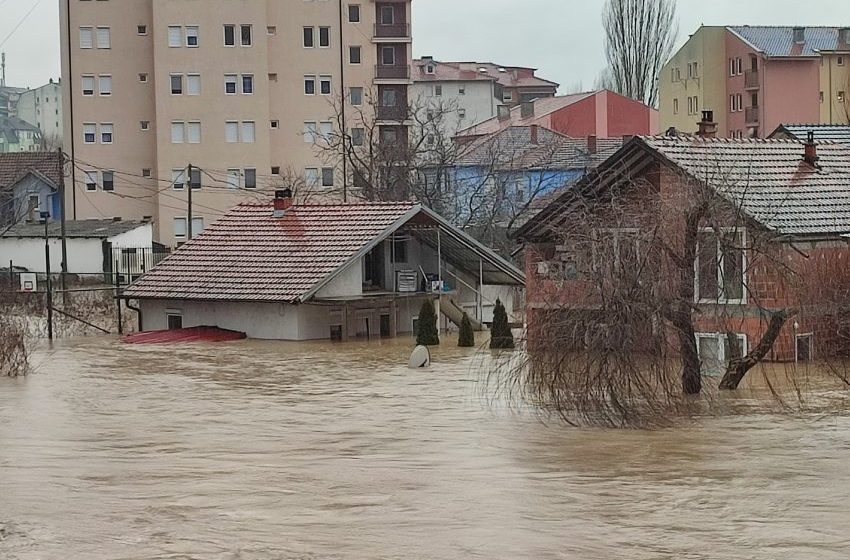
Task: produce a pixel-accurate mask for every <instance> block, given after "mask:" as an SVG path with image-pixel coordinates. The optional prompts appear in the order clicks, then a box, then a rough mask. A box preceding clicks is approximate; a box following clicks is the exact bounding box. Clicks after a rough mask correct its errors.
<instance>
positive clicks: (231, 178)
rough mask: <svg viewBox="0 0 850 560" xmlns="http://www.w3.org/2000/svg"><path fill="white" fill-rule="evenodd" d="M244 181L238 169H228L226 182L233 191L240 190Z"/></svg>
mask: <svg viewBox="0 0 850 560" xmlns="http://www.w3.org/2000/svg"><path fill="white" fill-rule="evenodd" d="M241 180H242V172H241V171H239V170H238V169H228V170H227V179H226V180H225V182H226V183H227V186H228V187H230V188H231V189H238V188H239V185H240V183H241Z"/></svg>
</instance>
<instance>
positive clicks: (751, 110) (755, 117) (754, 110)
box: [744, 107, 759, 124]
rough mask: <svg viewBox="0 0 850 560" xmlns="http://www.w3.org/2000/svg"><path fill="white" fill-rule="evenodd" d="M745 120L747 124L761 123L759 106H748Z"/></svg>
mask: <svg viewBox="0 0 850 560" xmlns="http://www.w3.org/2000/svg"><path fill="white" fill-rule="evenodd" d="M744 114H745V120H746V121H747V124H758V123H759V108H758V107H747V108H746V111H745V113H744Z"/></svg>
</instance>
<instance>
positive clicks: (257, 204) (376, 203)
mask: <svg viewBox="0 0 850 560" xmlns="http://www.w3.org/2000/svg"><path fill="white" fill-rule="evenodd" d="M273 203H274V202H273V200H271V199H269V200H268V201H267V202H241V203H239V204H237V205H236V206H235V208H268V207H269V206H271V205H272V204H273ZM417 204H420V203H419V202H416V201H413V200H398V201H392V200H376V201H374V202H369V201H364V202H337V203H330V202H328V203H312V204H297V203H296V204H293V205H292V208H296V209H298V208H351V207H366V206H387V207H390V206H410V207H413V206H415V205H417Z"/></svg>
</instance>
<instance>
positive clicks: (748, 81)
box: [744, 70, 761, 89]
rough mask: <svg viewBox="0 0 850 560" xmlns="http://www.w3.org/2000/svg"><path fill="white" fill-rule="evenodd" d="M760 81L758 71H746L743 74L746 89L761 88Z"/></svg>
mask: <svg viewBox="0 0 850 560" xmlns="http://www.w3.org/2000/svg"><path fill="white" fill-rule="evenodd" d="M760 80H761V78H759V71H758V70H747V71H746V72H744V87H746V88H747V89H758V88H759V87H761V82H760Z"/></svg>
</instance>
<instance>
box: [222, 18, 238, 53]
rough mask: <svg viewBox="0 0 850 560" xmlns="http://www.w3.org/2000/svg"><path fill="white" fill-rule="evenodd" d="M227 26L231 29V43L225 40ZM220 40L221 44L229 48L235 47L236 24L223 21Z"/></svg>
mask: <svg viewBox="0 0 850 560" xmlns="http://www.w3.org/2000/svg"><path fill="white" fill-rule="evenodd" d="M228 27H229V28H231V29H233V43H232V44H231V43H228V42H227V28H228ZM221 41H222V44H223V45H224V46H225V47H227V48H229V49H231V48H234V47H236V24H233V23H225V24H224V25H222V26H221Z"/></svg>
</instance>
